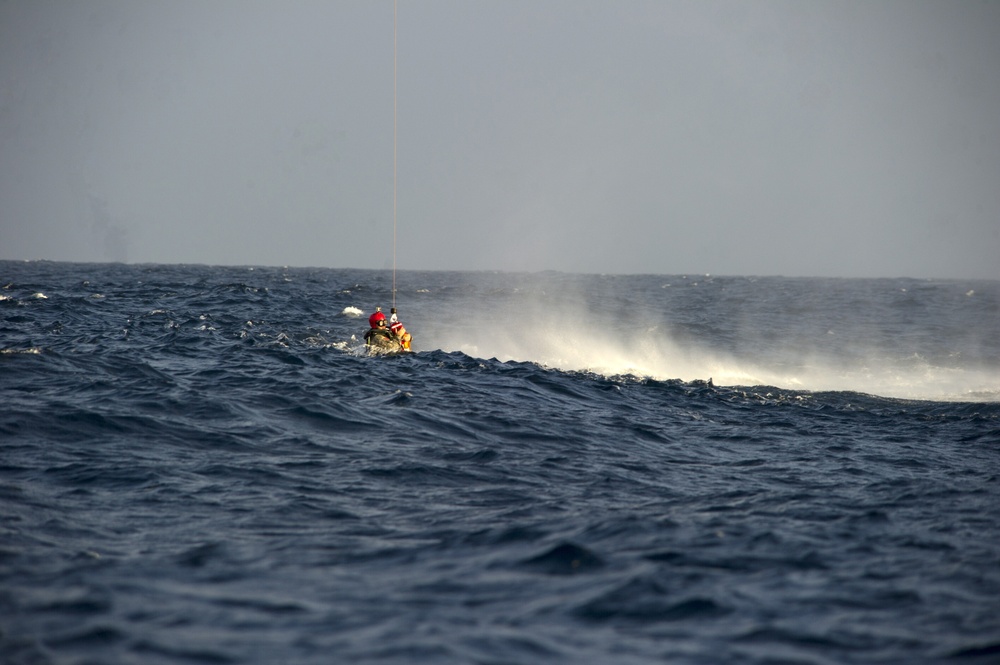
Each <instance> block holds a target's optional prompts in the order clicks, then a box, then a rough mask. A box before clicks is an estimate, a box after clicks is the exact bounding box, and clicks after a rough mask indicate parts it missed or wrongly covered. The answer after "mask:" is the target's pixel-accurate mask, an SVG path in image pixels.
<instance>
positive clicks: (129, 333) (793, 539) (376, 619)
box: [0, 262, 1000, 664]
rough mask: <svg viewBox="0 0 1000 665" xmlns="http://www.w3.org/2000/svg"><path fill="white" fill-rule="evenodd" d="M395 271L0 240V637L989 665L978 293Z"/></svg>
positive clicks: (78, 655)
mask: <svg viewBox="0 0 1000 665" xmlns="http://www.w3.org/2000/svg"><path fill="white" fill-rule="evenodd" d="M390 285H391V275H390V274H387V273H384V272H366V271H347V270H320V269H292V268H286V269H282V268H212V267H204V266H124V265H83V264H59V263H14V262H0V397H2V399H3V404H4V408H3V409H2V412H0V654H3V655H2V658H0V660H2V661H3V662H5V663H25V664H26V663H206V662H208V663H331V662H345V663H346V662H352V663H539V662H547V663H548V662H551V663H663V662H670V663H912V662H956V663H980V662H983V663H985V662H997V659H998V658H1000V604H998V603H1000V601H998V599H1000V463H998V462H1000V370H998V368H1000V334H998V332H1000V284H998V283H996V282H956V281H927V280H921V281H917V280H902V279H901V280H807V279H782V278H738V277H728V278H719V277H706V276H686V277H685V276H668V277H665V276H629V277H621V276H580V275H564V274H530V275H529V274H487V273H440V272H430V273H417V272H412V273H409V272H408V273H401V274H400V276H399V285H400V290H399V292H398V295H397V300H398V302H397V304H398V305H399V307H400V313H401V315H402V318H403V320H404V322H405V323H406V324H407V327H408V328H409V329H410V331H411V332H412V333H413V334H414V337H415V342H414V348H415V349H417V352H416V353H413V354H409V355H407V356H402V357H393V358H371V357H367V356H366V355H365V354H364V353H363V352H362V349H361V343H360V340H361V335H362V334H363V332H364V330H365V328H366V324H365V317H366V316H367V314H368V313H370V312H371V311H372V310H373V309H374V307H375V306H376V305H381V306H382V307H384V308H388V306H389V305H390V304H391V293H390V290H389V289H390ZM358 310H360V311H361V312H363V313H364V315H363V316H361V317H359V316H358V315H357V311H358ZM709 379H711V380H709Z"/></svg>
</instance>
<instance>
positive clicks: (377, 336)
mask: <svg viewBox="0 0 1000 665" xmlns="http://www.w3.org/2000/svg"><path fill="white" fill-rule="evenodd" d="M368 325H369V326H370V329H369V330H368V332H366V333H365V344H366V345H368V346H378V347H382V348H388V349H393V348H396V347H399V348H402V349H404V350H406V351H409V350H410V342H411V341H412V339H413V338H412V336H411V335H410V333H408V332H406V328H404V327H403V324H402V323H400V322H399V319H398V318H396V308H395V307H393V308H392V318H391V319H386V318H385V314H383V313H382V308H381V307H376V308H375V313H374V314H372V315H371V316H370V317H368Z"/></svg>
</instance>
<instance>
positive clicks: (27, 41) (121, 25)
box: [0, 0, 1000, 279]
mask: <svg viewBox="0 0 1000 665" xmlns="http://www.w3.org/2000/svg"><path fill="white" fill-rule="evenodd" d="M398 28H399V33H398V131H399V139H398V199H397V200H398V212H397V249H396V255H397V265H398V267H399V268H400V269H408V268H414V269H442V270H451V269H459V270H461V269H487V270H562V271H571V272H588V273H605V272H615V273H660V274H675V273H712V274H718V275H793V276H797V275H818V276H844V277H853V276H861V277H879V276H886V277H893V276H909V277H960V278H964V277H972V278H978V277H984V278H991V279H1000V2H991V1H986V2H979V1H974V0H966V1H951V0H940V1H937V2H919V1H916V0H880V1H873V2H869V1H867V0H866V1H861V0H858V1H846V0H838V1H832V0H829V1H816V2H806V1H802V0H791V1H788V2H783V1H766V0H759V1H749V2H745V1H742V0H739V1H737V0H731V1H729V0H727V1H714V2H713V1H705V0H694V1H690V2H686V1H685V2H675V1H671V0H653V1H649V2H640V1H631V0H625V1H619V0H614V1H612V0H604V1H600V2H597V1H586V0H566V1H555V0H551V1H550V0H481V1H472V0H450V1H449V0H401V1H400V2H399V9H398ZM392 245H393V3H392V0H383V1H369V0H356V1H352V2H335V1H328V0H322V1H321V0H317V1H315V2H303V1H294V0H293V1H288V0H282V1H281V2H279V1H277V0H274V1H272V2H250V1H247V0H238V1H237V0H210V1H205V0H195V1H188V0H180V1H178V0H169V1H167V0H146V1H143V2H133V1H132V0H109V1H106V2H98V1H88V0H81V1H70V0H64V1H54V2H39V1H37V0H7V1H6V2H2V1H0V258H3V259H53V260H72V261H105V260H125V261H128V262H133V263H145V262H156V263H208V264H253V265H292V266H328V267H335V268H348V267H351V268H383V267H388V266H391V265H392Z"/></svg>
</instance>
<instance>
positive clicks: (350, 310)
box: [341, 307, 364, 318]
mask: <svg viewBox="0 0 1000 665" xmlns="http://www.w3.org/2000/svg"><path fill="white" fill-rule="evenodd" d="M341 314H343V315H344V316H350V317H353V318H357V317H359V316H362V315H363V314H364V311H363V310H360V309H358V308H357V307H345V308H344V311H343V312H341Z"/></svg>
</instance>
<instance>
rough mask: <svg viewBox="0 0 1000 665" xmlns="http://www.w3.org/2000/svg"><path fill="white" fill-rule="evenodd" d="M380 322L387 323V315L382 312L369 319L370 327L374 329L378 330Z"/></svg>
mask: <svg viewBox="0 0 1000 665" xmlns="http://www.w3.org/2000/svg"><path fill="white" fill-rule="evenodd" d="M379 321H385V314H383V313H382V312H375V313H374V314H372V315H371V316H369V317H368V325H369V326H371V327H372V328H378V322H379Z"/></svg>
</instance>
